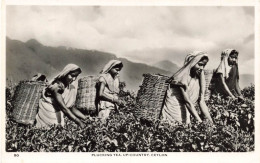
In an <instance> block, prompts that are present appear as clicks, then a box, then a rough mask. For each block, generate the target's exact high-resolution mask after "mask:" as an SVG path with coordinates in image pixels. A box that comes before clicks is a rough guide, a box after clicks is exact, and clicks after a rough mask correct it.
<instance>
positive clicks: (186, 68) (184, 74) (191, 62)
mask: <svg viewBox="0 0 260 163" xmlns="http://www.w3.org/2000/svg"><path fill="white" fill-rule="evenodd" d="M203 57H208V55H207V53H206V52H202V51H194V52H192V53H190V54H188V55H187V56H186V58H185V61H184V65H183V67H182V68H181V69H180V70H179V71H177V72H176V73H175V74H174V75H173V76H172V79H173V80H172V83H173V84H175V85H181V86H184V88H185V89H187V87H188V80H189V79H190V78H191V77H190V70H191V68H192V67H193V66H195V65H196V64H197V63H198V62H199V61H200V60H201V59H202V58H203Z"/></svg>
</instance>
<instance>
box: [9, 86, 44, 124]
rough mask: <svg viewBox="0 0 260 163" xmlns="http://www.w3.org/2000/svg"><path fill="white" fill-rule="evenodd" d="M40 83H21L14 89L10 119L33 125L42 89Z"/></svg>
mask: <svg viewBox="0 0 260 163" xmlns="http://www.w3.org/2000/svg"><path fill="white" fill-rule="evenodd" d="M46 85H47V84H46V83H45V82H42V81H21V82H20V83H19V84H18V86H17V87H16V90H15V93H14V98H13V104H14V109H13V112H12V118H13V120H14V121H16V122H18V123H22V124H34V122H35V117H36V114H37V112H38V106H39V100H40V97H41V93H42V90H43V88H44V87H45V86H46Z"/></svg>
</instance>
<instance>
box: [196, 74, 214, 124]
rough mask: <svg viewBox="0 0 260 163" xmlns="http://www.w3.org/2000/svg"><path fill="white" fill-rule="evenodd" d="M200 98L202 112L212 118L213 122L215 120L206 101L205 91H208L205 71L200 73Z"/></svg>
mask: <svg viewBox="0 0 260 163" xmlns="http://www.w3.org/2000/svg"><path fill="white" fill-rule="evenodd" d="M199 80H200V82H199V83H200V98H199V106H200V109H201V112H202V113H203V114H204V115H205V117H206V118H207V119H209V120H210V122H212V123H213V120H212V118H211V116H210V113H209V108H208V106H207V105H206V103H205V98H204V96H205V91H206V80H205V75H204V73H201V75H200V79H199Z"/></svg>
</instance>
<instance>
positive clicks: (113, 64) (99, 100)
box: [96, 60, 124, 121]
mask: <svg viewBox="0 0 260 163" xmlns="http://www.w3.org/2000/svg"><path fill="white" fill-rule="evenodd" d="M122 68H123V63H122V62H121V61H119V60H111V61H109V62H108V63H107V64H106V65H105V67H104V68H103V70H102V71H101V72H100V73H101V74H100V76H99V79H98V82H97V97H96V106H97V110H98V117H99V118H101V120H102V121H105V120H106V119H107V118H108V117H109V114H110V112H111V111H112V110H114V109H118V107H119V106H124V101H122V100H120V99H119V97H118V94H119V75H118V74H119V72H120V71H121V69H122Z"/></svg>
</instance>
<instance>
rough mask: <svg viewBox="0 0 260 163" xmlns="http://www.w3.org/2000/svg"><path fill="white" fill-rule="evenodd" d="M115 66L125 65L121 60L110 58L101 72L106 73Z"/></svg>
mask: <svg viewBox="0 0 260 163" xmlns="http://www.w3.org/2000/svg"><path fill="white" fill-rule="evenodd" d="M115 66H120V67H121V68H122V67H123V63H122V62H121V61H119V60H110V61H109V62H108V63H107V64H106V65H105V67H104V68H103V69H102V71H101V72H100V73H101V74H106V73H108V72H109V71H110V70H111V69H112V68H113V67H115Z"/></svg>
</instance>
